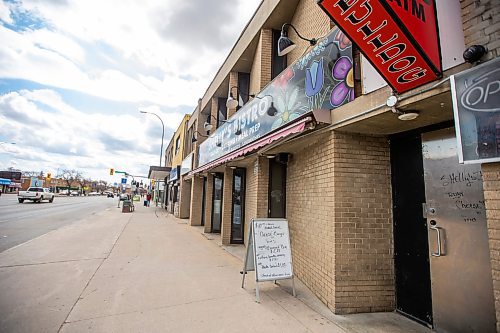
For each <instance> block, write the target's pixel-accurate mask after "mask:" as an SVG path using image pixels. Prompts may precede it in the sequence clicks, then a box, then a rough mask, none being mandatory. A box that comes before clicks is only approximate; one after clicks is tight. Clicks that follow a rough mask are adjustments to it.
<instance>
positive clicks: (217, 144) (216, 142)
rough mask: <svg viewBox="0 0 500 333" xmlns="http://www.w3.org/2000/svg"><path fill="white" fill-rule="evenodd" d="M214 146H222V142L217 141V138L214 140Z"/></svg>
mask: <svg viewBox="0 0 500 333" xmlns="http://www.w3.org/2000/svg"><path fill="white" fill-rule="evenodd" d="M215 145H216V146H217V147H220V146H222V141H221V140H220V139H219V137H217V138H216V139H215Z"/></svg>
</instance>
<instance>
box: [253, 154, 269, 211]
mask: <svg viewBox="0 0 500 333" xmlns="http://www.w3.org/2000/svg"><path fill="white" fill-rule="evenodd" d="M258 162H259V165H258V168H259V170H258V180H257V216H256V217H268V210H269V204H268V199H269V195H268V192H269V160H268V159H267V158H266V157H259V159H258ZM254 167H255V165H254Z"/></svg>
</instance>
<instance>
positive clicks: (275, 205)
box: [268, 160, 286, 218]
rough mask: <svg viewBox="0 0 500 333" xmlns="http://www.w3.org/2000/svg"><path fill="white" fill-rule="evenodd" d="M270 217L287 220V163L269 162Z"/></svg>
mask: <svg viewBox="0 0 500 333" xmlns="http://www.w3.org/2000/svg"><path fill="white" fill-rule="evenodd" d="M268 202H269V210H268V215H269V217H275V218H286V163H282V162H278V161H276V160H270V161H269V201H268Z"/></svg>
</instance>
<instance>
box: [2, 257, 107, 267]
mask: <svg viewBox="0 0 500 333" xmlns="http://www.w3.org/2000/svg"><path fill="white" fill-rule="evenodd" d="M102 259H106V258H84V259H70V260H58V261H47V262H35V263H31V264H17V265H6V266H0V268H13V267H25V266H38V265H50V264H61V263H65V262H77V261H88V260H102Z"/></svg>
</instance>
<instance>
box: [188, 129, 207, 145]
mask: <svg viewBox="0 0 500 333" xmlns="http://www.w3.org/2000/svg"><path fill="white" fill-rule="evenodd" d="M196 133H198V135H199V136H202V137H204V138H208V135H203V134H201V133H200V132H198V131H194V133H193V136H191V142H193V143H194V142H196V141H198V138H197V137H196V136H194V135H195V134H196Z"/></svg>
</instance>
